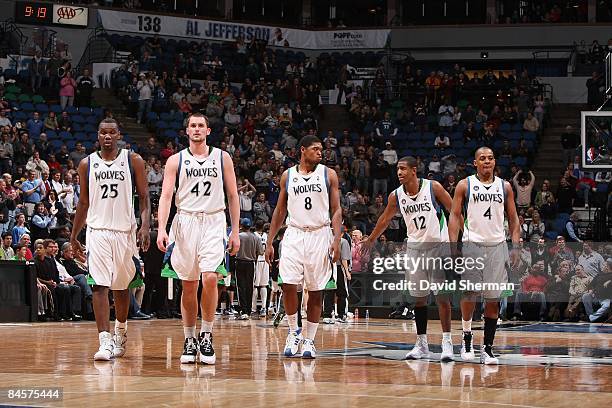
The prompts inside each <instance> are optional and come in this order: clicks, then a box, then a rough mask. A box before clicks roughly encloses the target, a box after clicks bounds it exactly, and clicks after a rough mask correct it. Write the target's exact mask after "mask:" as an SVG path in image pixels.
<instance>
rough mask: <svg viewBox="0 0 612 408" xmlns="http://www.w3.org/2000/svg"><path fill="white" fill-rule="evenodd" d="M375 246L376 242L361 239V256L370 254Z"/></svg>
mask: <svg viewBox="0 0 612 408" xmlns="http://www.w3.org/2000/svg"><path fill="white" fill-rule="evenodd" d="M373 246H374V243H373V242H372V241H370V240H369V239H364V240H363V241H361V248H359V256H361V257H362V258H363V257H365V256H368V254H369V253H370V251H371V250H372V247H373Z"/></svg>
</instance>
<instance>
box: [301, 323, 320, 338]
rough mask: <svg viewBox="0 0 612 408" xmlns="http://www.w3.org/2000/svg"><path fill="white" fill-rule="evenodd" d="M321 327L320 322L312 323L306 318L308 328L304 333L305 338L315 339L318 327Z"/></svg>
mask: <svg viewBox="0 0 612 408" xmlns="http://www.w3.org/2000/svg"><path fill="white" fill-rule="evenodd" d="M318 328H319V323H312V322H309V321H308V320H306V330H305V333H304V338H305V339H310V340H313V341H314V339H315V337H316V335H317V329H318Z"/></svg>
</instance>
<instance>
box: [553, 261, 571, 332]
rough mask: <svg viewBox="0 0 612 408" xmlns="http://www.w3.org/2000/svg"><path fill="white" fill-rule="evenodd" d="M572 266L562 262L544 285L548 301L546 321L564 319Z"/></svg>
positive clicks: (567, 262)
mask: <svg viewBox="0 0 612 408" xmlns="http://www.w3.org/2000/svg"><path fill="white" fill-rule="evenodd" d="M572 266H573V264H572V263H571V262H570V261H564V262H561V263H560V264H559V267H558V269H557V271H555V273H553V276H552V278H550V280H549V281H548V284H547V285H546V300H547V301H548V305H549V308H548V320H549V321H553V322H556V321H561V320H563V319H564V318H565V315H564V313H565V310H566V309H567V305H568V301H569V286H570V271H571V269H572Z"/></svg>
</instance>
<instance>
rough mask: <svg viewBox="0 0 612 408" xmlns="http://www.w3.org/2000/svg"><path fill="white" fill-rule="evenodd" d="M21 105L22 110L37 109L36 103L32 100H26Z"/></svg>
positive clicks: (30, 110)
mask: <svg viewBox="0 0 612 408" xmlns="http://www.w3.org/2000/svg"><path fill="white" fill-rule="evenodd" d="M19 107H20V108H21V110H24V111H26V112H34V110H35V108H34V105H33V104H31V103H30V102H24V103H22V104H21V105H20V106H19Z"/></svg>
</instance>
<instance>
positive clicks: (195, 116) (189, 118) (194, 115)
mask: <svg viewBox="0 0 612 408" xmlns="http://www.w3.org/2000/svg"><path fill="white" fill-rule="evenodd" d="M191 118H204V121H205V122H206V127H209V123H210V121H209V120H208V116H206V115H204V114H203V113H200V112H194V113H192V114H191V115H189V116H187V125H189V121H190V120H191Z"/></svg>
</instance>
